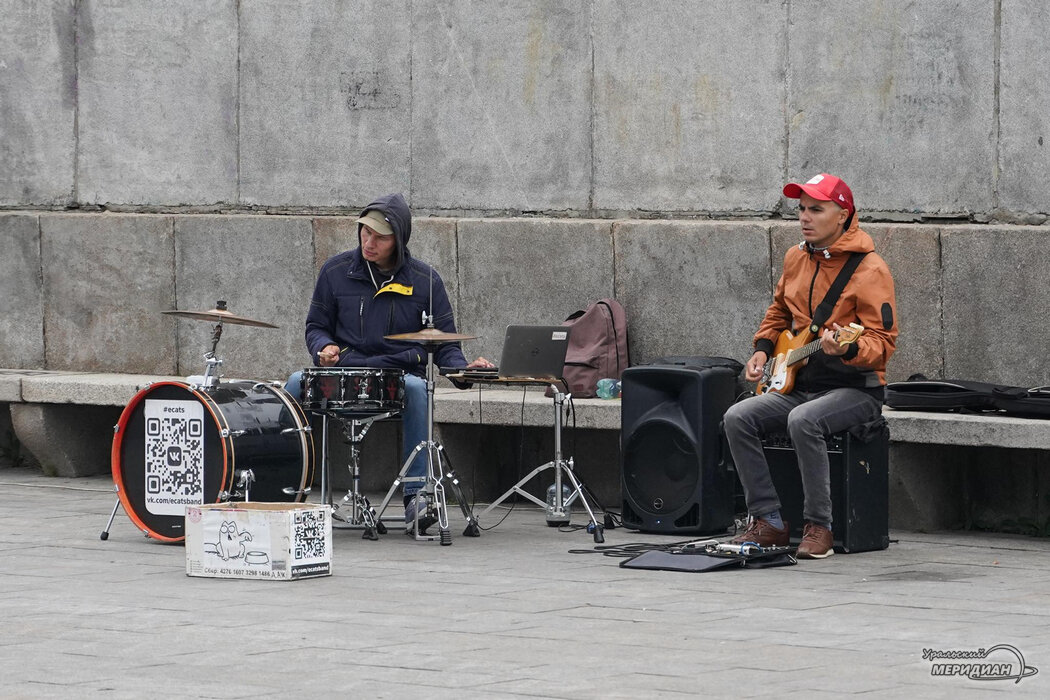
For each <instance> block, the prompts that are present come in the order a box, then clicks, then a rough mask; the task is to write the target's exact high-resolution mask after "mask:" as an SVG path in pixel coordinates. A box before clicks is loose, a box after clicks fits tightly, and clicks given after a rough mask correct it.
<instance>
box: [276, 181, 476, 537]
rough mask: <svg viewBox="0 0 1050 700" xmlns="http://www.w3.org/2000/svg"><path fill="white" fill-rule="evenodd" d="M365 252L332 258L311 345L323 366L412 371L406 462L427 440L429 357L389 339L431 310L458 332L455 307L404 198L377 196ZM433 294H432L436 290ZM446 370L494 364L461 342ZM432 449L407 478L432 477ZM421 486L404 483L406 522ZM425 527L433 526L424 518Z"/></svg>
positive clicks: (291, 387)
mask: <svg viewBox="0 0 1050 700" xmlns="http://www.w3.org/2000/svg"><path fill="white" fill-rule="evenodd" d="M357 224H358V226H357V239H358V247H356V248H354V249H352V250H348V251H346V252H343V253H339V254H338V255H335V256H333V257H331V258H329V259H328V261H327V262H325V264H324V266H322V268H321V273H320V275H319V276H318V279H317V286H316V287H315V288H314V295H313V299H312V300H311V302H310V310H309V312H308V313H307V316H306V347H307V349H308V350H309V351H310V356H311V357H312V358H313V360H314V364H315V365H319V366H321V367H376V368H393V369H403V370H404V371H405V405H404V409H403V410H402V414H401V415H402V421H403V431H402V434H403V438H402V439H403V444H402V463H403V462H404V460H406V459H408V456H409V454H410V453H411V452H412V450H413V449H415V447H416V445H418V444H419V443H420V442H423V441H425V440H426V439H427V393H426V380H425V378H424V377H425V376H426V368H427V367H426V366H427V353H426V350H425V348H424V347H423V346H422V345H421V344H420V343H413V342H405V341H394V340H387V339H386V338H384V336H387V335H395V334H399V333H411V332H414V331H419V330H421V329H423V328H424V320H423V314H424V313H428V314H429V313H433V315H434V327H435V328H437V329H438V330H441V331H445V332H448V333H455V332H456V325H455V321H454V320H453V318H452V305H451V304H450V303H449V300H448V294H446V292H445V285H444V283H443V282H442V281H441V276H440V275H438V273H437V271H435V270H434V268H433V267H431V266H430V265H428V264H427V263H425V262H423V261H422V260H420V259H418V258H416V257H414V256H413V255H412V254H411V253H410V252H409V249H408V239H409V237H410V236H411V235H412V213H411V211H410V210H409V208H408V202H406V201H405V198H404V197H403V196H401V195H400V194H390V195H386V196H384V197H380V198H378V199H376V200H375V201H374V202H372V203H371V204H369V205H368V206H367V207H365V208H364V210H363V211H362V212H361V216H360V217H359V218H358V219H357ZM431 290H432V291H431ZM434 363H435V364H436V365H437V366H438V367H492V366H493V364H492V363H491V362H489V361H488V360H486V359H485V358H483V357H479V358H478V359H476V360H474V361H473V362H471V363H470V364H469V365H468V364H467V360H466V358H465V357H464V356H463V350H462V349H461V348H460V344H459V343H445V344H442V345H439V346H437V349H436V351H435V353H434ZM300 374H301V373H296V375H293V377H292V379H290V380H289V382H288V387H287V388H288V391H289V393H291V394H292V395H293V396H296V397H298V396H299V395H300V386H299V382H300V377H299V375H300ZM426 455H427V452H426V450H423V451H421V452H420V453H419V454H418V455H417V456H416V458H415V460H414V461H413V462H412V465H411V467H410V468H409V470H408V471H407V472H406V474H405V476H406V477H422V476H424V475H425V474H426V459H427V457H426ZM420 487H421V484H420V483H419V482H418V481H407V482H406V483H405V486H404V503H405V521H406V522H407V523H411V522H413V521H414V520H415V514H416V508H417V507H419V508H420V513H421V516H422V512H423V511H422V509H424V508H425V507H426V504H425V502H423V500H422V499H419V500H418V502H417V499H416V493H417V492H418V491H419V489H420ZM420 522H421V527H420V529H421V530H423V529H425V527H426V526H429V525H430V524H432V523H426V524H425V525H424V524H423V523H424V520H421V521H420Z"/></svg>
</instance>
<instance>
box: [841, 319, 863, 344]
mask: <svg viewBox="0 0 1050 700" xmlns="http://www.w3.org/2000/svg"><path fill="white" fill-rule="evenodd" d="M863 332H864V326H862V325H860V324H859V323H851V324H849V325H848V326H846V327H844V328H840V329H838V330H837V331H835V342H836V343H838V344H839V346H843V345H849V344H850V343H855V342H857V339H858V338H860V336H861V334H862V333H863Z"/></svg>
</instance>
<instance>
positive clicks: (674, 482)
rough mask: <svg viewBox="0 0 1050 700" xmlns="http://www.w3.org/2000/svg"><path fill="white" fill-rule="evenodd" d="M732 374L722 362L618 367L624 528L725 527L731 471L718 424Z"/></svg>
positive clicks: (729, 518) (729, 517)
mask: <svg viewBox="0 0 1050 700" xmlns="http://www.w3.org/2000/svg"><path fill="white" fill-rule="evenodd" d="M736 375H737V372H736V371H734V370H733V369H730V368H727V367H707V368H697V367H680V366H652V365H650V366H639V367H630V368H628V369H626V370H624V372H623V377H622V379H621V394H620V395H621V408H620V416H621V418H620V420H621V440H622V445H623V449H622V450H621V455H622V456H621V465H620V467H621V470H620V477H621V478H620V486H621V489H622V492H623V524H624V527H627V528H631V529H635V530H642V531H645V532H657V533H679V532H681V533H698V534H707V533H715V532H724V531H725V530H726V529H727V528H728V527H729V526H730V525H731V524H732V522H733V483H734V474H733V473H732V471H731V469H730V467H729V466H728V465H727V464H725V463H724V461H723V460H722V436H721V431H720V425H721V422H722V417H723V416H724V415H725V412H726V410H727V409H728V408H729V406H730V405H731V404H732V403H733V398H734V396H735V388H736Z"/></svg>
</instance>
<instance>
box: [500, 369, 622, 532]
mask: <svg viewBox="0 0 1050 700" xmlns="http://www.w3.org/2000/svg"><path fill="white" fill-rule="evenodd" d="M551 389H552V390H553V391H554V460H553V461H551V462H547V463H546V464H543V465H540V466H538V467H536V468H535V469H533V470H532V471H531V472H529V473H528V474H527V475H526V476H525V478H523V479H522V480H521V481H519V482H518V483H516V484H514V485H513V486H511V487H510V489H509V490H508V491H507V492H506V493H505V494H503V495H502V496H500V497H499V498H497V499H496V500H495V501H493V502H492V503H491V504H489V507H488V508H486V509H485V510H483V511H481V516H480V517H482V518H483V517H485V515H487V514H488V512H489V511H491V510H492V509H493V508H495V507H496V506H498V505H499V504H501V503H503V502H504V501H505V500H507V499H508V498H510V496H511V494H514V493H517V494H519V495H521V496H524V497H525V498H527V499H529V500H530V501H532V502H533V503H535V504H536V505H538V506H540V507H542V508H544V509H546V508H548V506H547V503H546V502H545V501H541V500H540V499H538V498H536V497H535V496H533V495H532V494H531V493H529V492H528V491H526V490H525V484H527V483H529V481H531V480H532V477H534V476H536V475H537V474H539V473H541V472H543V471H545V470H547V469H553V470H554V509H553V511H552V512H549V513H548V521H547V524H548V525H551V526H555V525H561V524H567V523H568V522H569V519H570V512H571V510H572V503H573V501H574V500H576V498H577V497H579V499H580V503H582V504H583V508H584V510H586V511H587V515H589V516H590V518H591V521H590V523H589V524H588V525H587V531H588V532H590V533H593V534H594V541H595V542H597V543H599V544H601V543H602V542H604V541H605V526H604V525H603V524H602V523H599V522H598V521H597V520H596V519H595V517H594V511H593V510H592V509H591V505H590V504H589V503H588V502H587V497H586V496H585V495H584V493H583V492H584V488H583V482H582V481H580V480H579V478H578V477H577V476H576V472H575V471H573V468H572V457H569V459H567V460H566V459H563V458H562V453H561V428H562V407H563V406H564V405H565V400H566V399H568V398H570V395H569V394H566V393H563V392H562V391H561V387H559V386H558V385H557V384H551ZM566 477H568V479H569V481H570V482H571V483H572V487H573V490H572V493H570V494H569V496H568V498H563V494H562V483H563V479H565V478H566Z"/></svg>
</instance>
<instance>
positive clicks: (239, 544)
mask: <svg viewBox="0 0 1050 700" xmlns="http://www.w3.org/2000/svg"><path fill="white" fill-rule="evenodd" d="M251 541H252V533H250V532H248V531H247V530H245V531H244V532H238V531H237V523H235V522H233V521H228V522H223V523H222V525H220V526H219V541H218V542H207V543H206V546H205V551H207V552H209V553H211V554H218V555H219V556H220V557H221V558H222V560H223V561H229V560H230V559H240V558H241V557H243V556H244V543H245V542H251Z"/></svg>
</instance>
